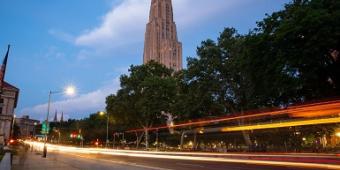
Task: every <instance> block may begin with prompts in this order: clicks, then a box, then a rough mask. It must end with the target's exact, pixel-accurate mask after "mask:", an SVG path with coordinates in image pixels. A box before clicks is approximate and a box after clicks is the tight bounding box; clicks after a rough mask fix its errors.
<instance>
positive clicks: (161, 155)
mask: <svg viewBox="0 0 340 170" xmlns="http://www.w3.org/2000/svg"><path fill="white" fill-rule="evenodd" d="M25 143H26V144H29V145H32V146H34V147H39V148H42V147H43V143H40V142H31V141H25ZM47 147H48V150H49V151H60V152H64V153H79V154H103V155H112V156H128V157H140V158H157V159H173V160H189V161H205V162H221V163H241V164H255V165H271V166H290V167H301V168H319V169H334V170H338V169H340V165H333V164H318V163H299V162H284V161H264V160H249V159H236V158H235V159H230V158H216V157H204V156H203V155H204V154H203V153H188V152H186V153H181V152H147V151H123V150H109V149H97V148H76V147H69V146H58V145H51V144H48V145H47ZM183 154H188V155H186V156H185V155H183ZM196 154H197V155H198V154H201V155H200V156H190V155H196ZM208 155H209V153H205V156H208ZM215 155H216V154H215ZM223 155H225V156H228V155H229V156H231V155H238V156H240V155H241V154H223ZM245 155H247V154H245ZM249 155H251V154H248V156H249ZM252 156H254V155H252ZM267 156H268V155H267ZM270 156H273V155H270ZM280 156H282V155H280ZM286 156H290V155H286ZM291 156H292V155H291ZM316 156H317V155H316Z"/></svg>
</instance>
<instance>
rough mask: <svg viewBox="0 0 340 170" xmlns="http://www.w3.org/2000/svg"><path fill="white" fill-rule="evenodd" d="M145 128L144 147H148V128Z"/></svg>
mask: <svg viewBox="0 0 340 170" xmlns="http://www.w3.org/2000/svg"><path fill="white" fill-rule="evenodd" d="M144 130H145V148H146V149H149V130H148V129H147V128H145V129H144Z"/></svg>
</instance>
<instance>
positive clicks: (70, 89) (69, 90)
mask: <svg viewBox="0 0 340 170" xmlns="http://www.w3.org/2000/svg"><path fill="white" fill-rule="evenodd" d="M60 93H64V94H66V95H68V96H72V95H74V94H75V93H76V88H75V87H74V86H68V87H66V88H65V89H64V91H52V90H50V92H49V94H48V103H47V115H46V121H45V123H46V127H47V126H48V117H49V116H50V107H51V96H52V94H60ZM46 143H47V131H46V132H45V140H44V152H43V157H44V158H46V156H47V146H46Z"/></svg>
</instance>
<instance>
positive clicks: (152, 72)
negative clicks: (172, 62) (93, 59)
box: [106, 61, 177, 148]
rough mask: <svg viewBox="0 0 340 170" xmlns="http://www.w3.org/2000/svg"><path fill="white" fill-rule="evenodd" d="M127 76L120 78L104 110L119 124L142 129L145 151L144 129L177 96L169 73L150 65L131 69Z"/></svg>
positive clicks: (155, 65) (146, 130) (152, 64)
mask: <svg viewBox="0 0 340 170" xmlns="http://www.w3.org/2000/svg"><path fill="white" fill-rule="evenodd" d="M129 72H130V75H123V76H121V79H120V81H121V89H120V90H119V91H118V92H117V94H116V95H114V94H113V95H110V96H108V97H107V99H106V104H107V107H106V110H107V111H108V112H109V114H112V115H113V116H114V119H116V120H117V121H118V122H120V123H124V124H129V125H130V127H132V128H140V127H141V128H144V130H145V143H146V147H147V148H148V146H149V135H148V129H149V128H150V127H152V126H153V125H154V124H155V123H159V122H160V117H161V116H162V115H161V113H162V112H163V111H164V112H170V113H171V111H172V110H171V108H172V105H173V104H174V103H175V98H176V95H177V92H176V91H177V88H176V86H177V82H176V79H175V78H174V77H172V74H173V71H172V70H171V69H168V68H166V67H165V66H163V65H161V64H158V63H156V62H154V61H151V62H149V63H148V64H145V65H141V66H131V68H130V70H129Z"/></svg>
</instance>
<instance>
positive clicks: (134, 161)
mask: <svg viewBox="0 0 340 170" xmlns="http://www.w3.org/2000/svg"><path fill="white" fill-rule="evenodd" d="M48 157H49V159H53V160H54V161H57V162H60V163H63V164H66V165H69V166H72V167H73V168H74V169H100V170H106V169H117V170H118V169H122V170H130V169H135V170H150V169H154V170H219V169H221V170H222V169H223V170H254V169H255V170H257V169H258V170H300V169H301V170H307V169H303V168H296V167H285V166H284V165H282V166H266V165H254V164H237V163H220V162H208V161H187V160H171V159H158V158H140V157H138V158H137V157H130V156H112V155H101V154H73V153H72V154H71V153H61V152H58V151H54V152H50V153H49V155H48Z"/></svg>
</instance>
